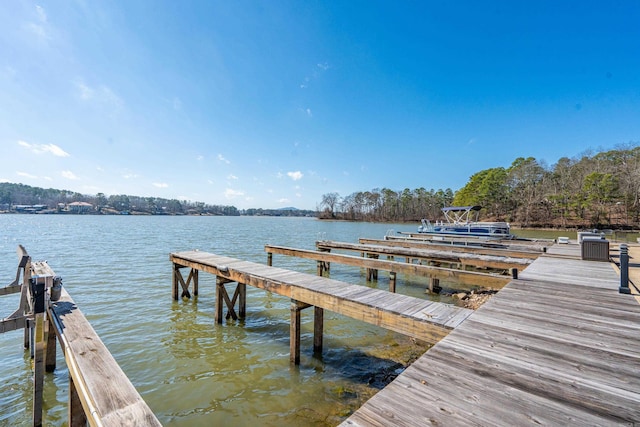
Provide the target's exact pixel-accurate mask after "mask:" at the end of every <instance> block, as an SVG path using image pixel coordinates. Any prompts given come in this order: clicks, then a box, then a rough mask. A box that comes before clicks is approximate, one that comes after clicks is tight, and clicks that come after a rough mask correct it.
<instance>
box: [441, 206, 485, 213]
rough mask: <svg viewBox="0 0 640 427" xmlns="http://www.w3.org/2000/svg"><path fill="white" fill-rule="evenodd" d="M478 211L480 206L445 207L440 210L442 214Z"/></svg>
mask: <svg viewBox="0 0 640 427" xmlns="http://www.w3.org/2000/svg"><path fill="white" fill-rule="evenodd" d="M480 209H482V206H447V207H446V208H442V212H450V211H479V210H480Z"/></svg>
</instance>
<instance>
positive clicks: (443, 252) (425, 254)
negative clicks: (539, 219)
mask: <svg viewBox="0 0 640 427" xmlns="http://www.w3.org/2000/svg"><path fill="white" fill-rule="evenodd" d="M316 247H317V248H318V249H319V250H323V249H324V250H331V249H338V250H347V251H356V252H364V253H367V254H377V255H386V256H393V257H405V258H408V259H421V260H425V261H438V262H444V263H456V264H461V265H463V266H464V265H470V266H476V267H487V268H495V269H509V268H518V269H523V268H525V267H526V266H527V265H529V264H531V259H529V258H515V257H510V256H504V255H503V256H495V255H484V254H474V253H464V252H453V251H451V250H448V248H444V249H440V250H436V249H425V248H416V247H398V246H384V245H369V244H362V243H349V242H335V241H319V242H316Z"/></svg>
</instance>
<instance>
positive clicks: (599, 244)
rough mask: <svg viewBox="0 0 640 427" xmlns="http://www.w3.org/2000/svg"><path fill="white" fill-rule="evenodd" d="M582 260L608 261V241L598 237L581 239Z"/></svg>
mask: <svg viewBox="0 0 640 427" xmlns="http://www.w3.org/2000/svg"><path fill="white" fill-rule="evenodd" d="M582 259H584V260H587V261H609V241H608V240H606V239H602V238H600V237H584V238H583V239H582Z"/></svg>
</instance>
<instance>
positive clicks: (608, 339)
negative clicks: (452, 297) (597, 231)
mask: <svg viewBox="0 0 640 427" xmlns="http://www.w3.org/2000/svg"><path fill="white" fill-rule="evenodd" d="M565 246H566V245H562V248H561V249H560V252H562V254H561V256H562V258H553V257H552V256H541V257H540V258H538V259H537V260H536V261H535V262H534V263H533V264H531V265H530V266H529V267H528V268H527V269H525V270H524V271H523V272H522V273H521V274H520V280H514V281H513V282H512V283H510V284H508V285H507V286H506V287H504V288H503V289H502V290H500V291H499V292H498V294H497V295H496V296H494V297H493V298H491V299H490V300H489V301H488V302H487V303H485V304H484V305H483V306H482V307H480V308H479V309H478V310H477V311H476V312H475V313H473V314H472V315H471V316H469V317H468V318H467V320H465V321H464V323H462V324H461V325H460V326H458V327H457V328H456V329H455V330H454V331H452V332H451V333H450V334H449V335H448V336H447V337H445V338H444V339H443V340H442V341H440V342H439V343H438V344H436V345H435V346H433V347H432V348H431V349H430V350H429V351H428V352H426V353H425V354H424V355H423V356H422V357H421V358H420V359H418V360H417V361H416V362H414V363H413V364H412V365H411V366H410V367H409V368H407V369H406V370H405V372H403V373H402V374H401V375H400V376H398V378H397V379H396V380H394V381H393V382H392V383H391V384H389V385H388V386H387V387H386V388H385V389H383V390H382V391H380V392H379V393H378V394H376V395H375V396H374V397H373V398H371V399H370V400H369V401H368V402H366V403H365V405H364V406H362V407H361V408H360V409H359V410H358V411H357V412H355V413H354V414H353V415H352V416H351V417H350V418H349V419H347V420H346V421H345V422H343V423H342V426H343V427H346V426H391V425H393V426H417V425H420V426H422V425H446V426H451V425H453V426H456V425H481V426H488V425H498V426H515V425H518V426H521V425H576V426H584V425H627V426H630V425H635V424H634V423H639V422H640V340H638V337H639V336H640V305H639V304H638V302H637V301H636V300H635V298H634V297H633V296H630V295H622V294H619V293H618V287H619V276H618V275H617V273H616V271H615V270H614V268H613V267H612V264H611V263H608V262H594V261H582V260H580V259H579V257H578V256H577V255H579V253H578V252H576V246H577V245H575V246H574V247H565ZM578 248H579V247H578ZM578 250H579V249H578ZM572 254H573V255H572Z"/></svg>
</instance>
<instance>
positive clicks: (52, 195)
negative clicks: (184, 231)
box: [0, 182, 240, 215]
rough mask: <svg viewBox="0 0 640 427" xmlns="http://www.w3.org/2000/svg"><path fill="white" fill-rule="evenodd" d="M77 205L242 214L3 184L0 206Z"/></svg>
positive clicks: (146, 199)
mask: <svg viewBox="0 0 640 427" xmlns="http://www.w3.org/2000/svg"><path fill="white" fill-rule="evenodd" d="M73 202H85V203H90V204H91V205H92V210H91V211H90V212H91V213H143V214H151V215H240V212H239V211H238V209H237V208H236V207H235V206H225V205H209V204H206V203H203V202H191V201H187V200H176V199H164V198H160V197H141V196H130V195H124V194H117V195H111V196H106V195H105V194H104V193H98V194H96V195H87V194H81V193H78V192H74V191H68V190H57V189H53V188H46V189H45V188H40V187H31V186H29V185H24V184H14V183H7V182H5V183H0V207H1V208H2V210H7V211H8V210H10V209H11V208H12V207H14V206H16V205H41V206H45V207H46V209H48V210H50V211H53V212H55V211H57V210H58V209H60V208H61V207H63V206H66V205H68V204H70V203H73Z"/></svg>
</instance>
